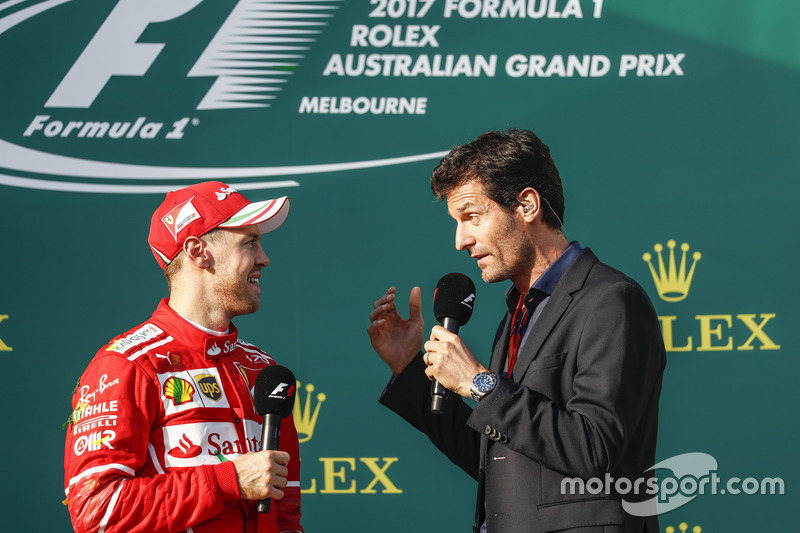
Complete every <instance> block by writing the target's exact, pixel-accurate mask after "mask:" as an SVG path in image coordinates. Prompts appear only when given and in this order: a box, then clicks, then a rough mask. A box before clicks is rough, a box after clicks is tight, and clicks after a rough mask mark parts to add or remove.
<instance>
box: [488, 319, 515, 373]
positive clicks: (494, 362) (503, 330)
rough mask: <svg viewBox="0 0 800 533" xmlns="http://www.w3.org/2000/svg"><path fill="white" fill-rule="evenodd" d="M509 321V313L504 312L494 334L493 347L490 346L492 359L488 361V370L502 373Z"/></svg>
mask: <svg viewBox="0 0 800 533" xmlns="http://www.w3.org/2000/svg"><path fill="white" fill-rule="evenodd" d="M510 322H511V314H510V313H506V316H505V318H504V319H503V320H502V321H501V322H500V326H499V327H498V328H497V333H496V334H495V336H494V347H493V348H492V359H491V360H490V361H489V370H490V371H492V372H494V373H495V374H502V373H503V366H504V363H505V360H506V352H507V351H508V334H509V329H510V327H509V325H510Z"/></svg>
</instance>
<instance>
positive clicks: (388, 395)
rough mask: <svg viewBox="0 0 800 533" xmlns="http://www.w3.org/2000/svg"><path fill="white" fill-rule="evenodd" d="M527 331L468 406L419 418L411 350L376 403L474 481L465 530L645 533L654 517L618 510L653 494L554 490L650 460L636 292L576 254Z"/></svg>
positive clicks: (652, 420)
mask: <svg viewBox="0 0 800 533" xmlns="http://www.w3.org/2000/svg"><path fill="white" fill-rule="evenodd" d="M510 320H511V317H510V316H509V315H508V314H506V316H505V318H504V319H503V320H502V322H501V324H500V326H499V328H498V330H497V335H496V337H495V342H494V350H493V353H492V359H491V363H490V370H492V371H493V372H495V373H497V374H501V373H502V370H503V364H504V360H505V356H506V350H507V347H508V330H509V322H510ZM532 328H533V329H532V330H531V332H530V334H529V335H528V338H527V340H526V341H525V343H524V345H523V346H522V348H521V350H520V353H519V358H518V360H517V363H516V366H515V367H514V372H513V375H512V378H513V379H511V380H509V379H505V378H502V377H501V378H500V381H499V383H498V385H497V387H496V388H495V390H494V391H492V392H491V393H490V394H489V395H487V396H486V397H485V398H484V399H483V400H482V401H481V402H480V403H478V404H477V405H476V407H475V408H474V409H471V408H470V407H468V405H467V404H466V403H465V402H464V401H463V400H462V398H461V397H460V396H457V395H455V394H450V395H449V397H448V399H447V401H446V402H445V408H444V413H443V414H441V415H433V414H431V413H430V397H429V394H428V392H429V390H430V382H429V381H428V379H427V377H426V376H425V374H424V370H425V364H424V363H423V361H422V357H421V355H418V356H417V357H416V358H415V359H414V361H413V362H412V363H411V364H410V365H409V366H408V367H407V368H406V369H405V370H404V371H403V372H402V373H401V374H400V375H399V376H396V377H395V378H393V380H392V382H390V384H389V385H388V386H387V387H386V389H385V390H384V392H383V394H382V395H381V399H380V402H381V403H382V404H384V405H386V406H387V407H389V408H390V409H392V410H393V411H395V412H396V413H398V414H399V415H400V416H402V417H403V418H405V419H406V420H407V421H408V422H410V423H411V424H412V425H413V426H414V427H416V428H417V429H419V430H420V431H423V432H424V433H426V434H427V435H428V437H429V438H430V439H431V441H432V442H433V443H434V444H435V445H436V447H437V448H439V449H440V450H441V451H442V452H444V453H445V454H446V455H447V457H449V458H450V460H451V461H453V462H454V463H455V464H456V465H458V466H459V467H461V468H462V469H463V470H464V471H466V472H467V473H468V474H470V475H471V476H472V477H474V478H475V479H476V480H478V504H477V510H476V523H475V528H476V530H477V529H479V528H480V525H481V524H482V523H483V522H484V521H486V524H487V527H488V531H489V533H514V532H545V531H561V530H566V529H570V528H578V527H592V526H595V527H597V528H598V529H596V531H624V532H626V533H632V532H641V531H649V532H653V533H656V532H657V531H658V521H657V518H656V517H655V516H652V517H647V518H640V517H635V516H632V515H629V514H627V513H625V511H624V510H623V508H622V503H621V499H622V498H623V497H624V498H625V499H626V500H629V501H635V500H637V499H638V500H648V499H651V498H652V497H653V496H652V495H643V496H641V497H639V498H635V497H633V496H632V495H630V494H628V495H625V496H620V495H618V494H615V493H614V492H613V487H612V492H611V493H610V494H606V491H605V490H604V491H603V492H602V493H600V494H597V495H593V494H590V493H589V492H588V491H586V492H585V493H583V494H581V493H576V494H570V491H569V490H566V491H564V490H562V489H563V487H562V480H564V479H565V478H576V477H579V478H582V479H583V480H589V479H591V478H598V479H600V480H603V481H605V480H606V479H607V474H610V476H611V479H612V480H613V481H615V480H617V479H620V478H626V479H628V480H630V481H631V482H633V481H634V480H635V479H638V478H641V477H642V476H643V475H645V471H646V470H647V469H648V468H650V467H652V466H653V465H654V464H655V450H656V433H657V427H658V400H659V395H660V393H661V378H662V374H663V371H664V366H665V362H666V357H665V352H664V344H663V341H662V338H661V333H660V328H659V324H658V318H657V316H656V313H655V310H654V309H653V306H652V304H651V303H650V300H649V299H648V297H647V295H646V294H645V292H644V290H643V289H642V288H641V287H640V286H639V285H638V284H637V283H636V282H635V281H634V280H632V279H630V278H628V277H627V276H625V275H624V274H622V273H621V272H618V271H616V270H614V269H612V268H611V267H609V266H607V265H605V264H603V263H600V262H599V261H598V259H597V257H596V256H595V255H594V254H593V253H592V252H591V250H589V249H585V250H583V251H582V252H581V254H580V255H579V256H578V257H577V258H576V259H575V261H574V262H573V264H572V265H570V267H569V268H568V269H567V271H566V272H565V273H564V275H563V276H562V278H561V280H560V281H559V283H558V285H557V287H556V289H555V290H554V291H553V294H552V295H551V297H550V300H549V301H548V303H547V305H546V306H545V308H544V311H543V312H542V314H541V315H540V317H539V319H538V321H537V322H536V323H535V324H534V325H533V326H532ZM613 481H612V483H611V485H612V486H613ZM567 486H569V485H567ZM644 488H645V486H644V485H642V486H641V492H644ZM563 492H566V493H565V494H564V493H563ZM577 492H579V491H577ZM595 492H597V491H595ZM604 528H605V529H604ZM581 531H595V529H586V530H583V529H581Z"/></svg>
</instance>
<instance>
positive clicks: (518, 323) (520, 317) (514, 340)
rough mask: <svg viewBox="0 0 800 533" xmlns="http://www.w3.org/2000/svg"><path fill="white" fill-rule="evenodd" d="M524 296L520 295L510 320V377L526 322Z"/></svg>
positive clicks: (526, 311)
mask: <svg viewBox="0 0 800 533" xmlns="http://www.w3.org/2000/svg"><path fill="white" fill-rule="evenodd" d="M524 301H525V296H524V295H520V297H519V302H517V308H516V310H515V311H514V317H513V318H512V319H511V336H510V337H509V339H508V374H507V376H508V377H509V378H510V377H511V372H512V371H513V370H514V364H515V363H516V362H517V355H519V343H520V340H521V339H522V328H523V326H524V325H525V323H526V322H527V321H528V307H527V306H526V305H525V304H524Z"/></svg>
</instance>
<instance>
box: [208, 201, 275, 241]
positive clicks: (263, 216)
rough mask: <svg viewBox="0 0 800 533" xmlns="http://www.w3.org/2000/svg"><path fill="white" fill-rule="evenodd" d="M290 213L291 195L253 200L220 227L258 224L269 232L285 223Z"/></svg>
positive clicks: (263, 231) (262, 229)
mask: <svg viewBox="0 0 800 533" xmlns="http://www.w3.org/2000/svg"><path fill="white" fill-rule="evenodd" d="M288 215H289V197H288V196H283V197H281V198H275V199H274V200H264V201H263V202H253V203H251V204H248V205H246V206H245V207H243V208H242V209H240V210H239V212H238V213H236V214H235V215H233V216H232V217H231V218H229V219H228V220H226V221H225V222H223V223H222V224H220V225H219V226H218V227H220V228H240V227H243V226H258V229H259V230H261V233H269V232H270V231H272V230H274V229H277V228H278V227H279V226H280V225H281V224H283V222H284V220H286V217H287V216H288Z"/></svg>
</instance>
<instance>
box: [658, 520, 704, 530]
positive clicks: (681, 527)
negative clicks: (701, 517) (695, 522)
mask: <svg viewBox="0 0 800 533" xmlns="http://www.w3.org/2000/svg"><path fill="white" fill-rule="evenodd" d="M676 531H680V533H687V532H688V531H689V524H687V523H686V522H681V523H680V524H679V525H678V529H677V530H676V529H675V528H674V527H673V526H667V528H666V529H665V530H664V532H665V533H675V532H676ZM702 531H703V528H702V527H700V526H694V527H693V528H692V533H702Z"/></svg>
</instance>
